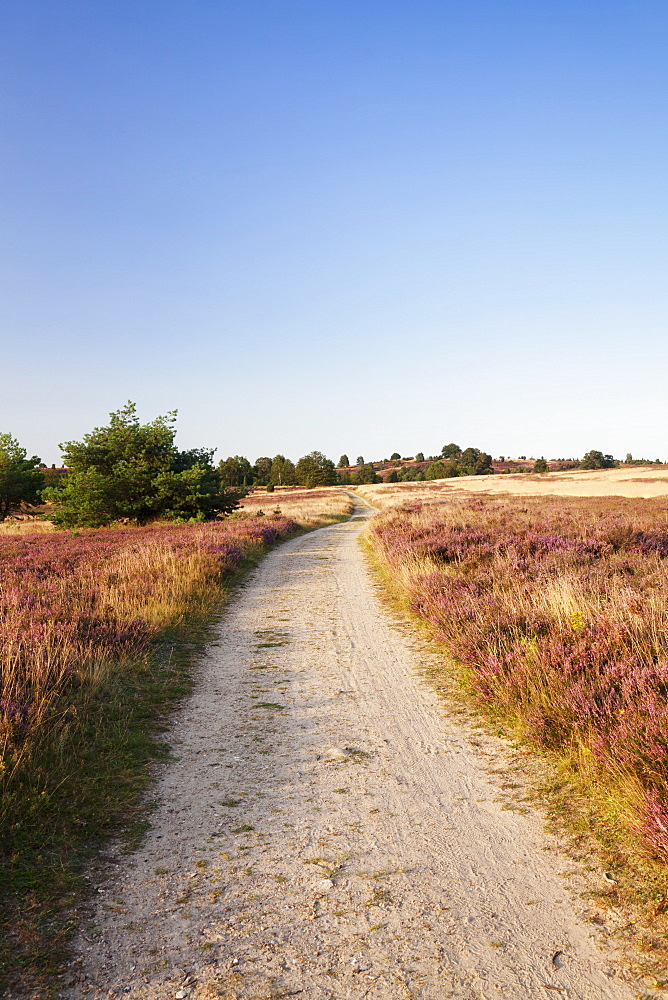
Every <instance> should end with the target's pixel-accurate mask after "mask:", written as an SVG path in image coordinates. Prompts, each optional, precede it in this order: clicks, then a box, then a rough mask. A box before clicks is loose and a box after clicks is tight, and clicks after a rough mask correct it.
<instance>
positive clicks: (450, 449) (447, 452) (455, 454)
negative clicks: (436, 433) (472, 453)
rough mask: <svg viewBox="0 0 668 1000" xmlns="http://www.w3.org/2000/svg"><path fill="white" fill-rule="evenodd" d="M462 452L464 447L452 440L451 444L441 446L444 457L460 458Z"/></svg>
mask: <svg viewBox="0 0 668 1000" xmlns="http://www.w3.org/2000/svg"><path fill="white" fill-rule="evenodd" d="M461 453H462V449H461V448H460V447H459V445H458V444H455V443H454V442H451V443H450V444H444V445H443V447H442V448H441V455H442V456H443V458H459V456H460V455H461Z"/></svg>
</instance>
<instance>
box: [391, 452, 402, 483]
mask: <svg viewBox="0 0 668 1000" xmlns="http://www.w3.org/2000/svg"><path fill="white" fill-rule="evenodd" d="M400 461H401V455H400V454H399V452H398V451H393V452H392V454H391V455H390V462H400ZM393 482H394V480H393Z"/></svg>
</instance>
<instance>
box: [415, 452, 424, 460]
mask: <svg viewBox="0 0 668 1000" xmlns="http://www.w3.org/2000/svg"><path fill="white" fill-rule="evenodd" d="M415 461H416V462H424V452H423V451H419V452H418V453H417V455H416V456H415Z"/></svg>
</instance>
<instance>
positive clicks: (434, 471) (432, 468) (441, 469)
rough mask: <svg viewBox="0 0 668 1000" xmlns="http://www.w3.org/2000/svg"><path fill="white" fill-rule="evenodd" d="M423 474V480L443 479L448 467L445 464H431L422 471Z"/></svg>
mask: <svg viewBox="0 0 668 1000" xmlns="http://www.w3.org/2000/svg"><path fill="white" fill-rule="evenodd" d="M448 464H449V463H448ZM424 474H425V479H445V478H446V477H447V475H448V466H447V465H446V464H445V462H432V463H431V465H428V466H427V468H426V469H425V470H424Z"/></svg>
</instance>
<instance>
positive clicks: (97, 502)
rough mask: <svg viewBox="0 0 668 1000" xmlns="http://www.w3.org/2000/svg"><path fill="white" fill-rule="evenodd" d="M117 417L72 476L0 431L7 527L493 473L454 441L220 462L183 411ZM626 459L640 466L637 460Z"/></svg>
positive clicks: (74, 445)
mask: <svg viewBox="0 0 668 1000" xmlns="http://www.w3.org/2000/svg"><path fill="white" fill-rule="evenodd" d="M109 416H110V420H109V424H107V425H106V426H104V427H96V428H95V429H94V430H92V431H91V432H90V433H89V434H85V435H84V437H83V438H82V440H81V441H67V442H65V443H64V444H61V445H60V448H61V452H62V456H63V461H64V463H65V466H66V470H67V474H66V475H59V474H58V473H56V472H54V471H53V470H50V469H46V467H44V466H43V465H42V464H41V461H40V459H39V458H38V457H37V456H36V455H33V456H31V457H28V454H27V452H26V450H25V448H23V447H21V445H20V444H19V442H18V441H17V440H16V439H15V438H14V437H12V435H11V434H2V433H0V521H4V520H5V518H6V517H8V516H9V515H10V514H12V513H15V512H17V511H19V510H22V509H24V510H25V509H29V508H30V507H35V506H38V505H39V504H41V503H43V502H45V501H46V502H48V503H49V504H50V510H49V515H48V516H49V519H50V520H51V521H53V522H54V524H56V525H58V526H60V527H67V528H73V527H91V528H96V527H102V526H105V525H109V524H112V523H114V522H118V521H132V522H135V523H137V524H146V523H148V522H149V521H153V520H168V521H189V520H195V521H205V520H211V519H213V518H216V517H220V516H222V515H225V514H229V513H230V512H231V511H233V510H235V509H236V508H237V507H238V506H239V502H240V500H241V499H242V498H243V497H244V496H245V495H246V494H247V493H248V492H249V491H250V490H251V489H253V488H257V487H262V488H264V489H266V490H268V491H270V492H271V491H273V490H274V489H276V488H277V487H284V486H301V487H305V488H307V489H313V488H314V487H322V486H335V485H342V486H346V485H364V484H367V483H376V482H383V481H384V482H390V483H398V482H415V481H425V480H433V479H449V478H452V477H455V476H485V475H490V474H492V473H493V472H494V468H493V466H492V456H491V455H489V454H487V452H484V451H481V450H480V449H478V448H464V449H462V448H460V447H459V445H456V444H454V443H453V442H451V443H450V444H447V445H444V446H443V448H442V449H441V452H440V454H439V455H432V456H430V457H429V458H428V459H425V457H424V454H423V453H422V452H418V453H417V454H416V455H415V457H414V458H413V457H411V458H402V457H401V456H400V455H399V453H398V452H393V453H392V456H391V458H390V459H389V462H398V463H406V464H401V465H399V466H398V467H397V466H395V467H394V468H390V470H389V471H386V474H385V475H384V477H381V476H379V474H378V470H377V469H376V468H375V466H374V464H373V463H372V462H365V461H364V457H363V456H362V455H359V456H358V457H357V462H356V464H355V466H352V464H351V463H350V461H349V459H348V456H347V455H345V454H344V455H341V458H340V459H339V462H338V466H335V465H334V463H333V462H332V461H331V460H330V459H329V458H327V457H326V456H325V455H324V454H323V453H322V452H320V451H311V452H309V453H308V454H307V455H304V456H302V458H300V459H299V460H298V461H297V462H296V463H295V462H292V461H291V460H290V459H289V458H286V457H285V455H274V457H273V458H270V457H269V456H262V457H260V458H258V459H256V461H255V462H254V463H252V464H251V462H250V461H249V460H248V459H247V458H245V457H244V456H243V455H232V456H230V457H228V458H226V459H223V460H221V461H219V462H218V463H217V464H214V461H213V456H214V452H215V449H209V448H192V449H190V450H188V451H180V450H179V449H177V448H176V446H175V444H174V438H175V435H176V428H175V422H176V411H172V412H170V413H167V414H166V415H165V416H161V417H156V419H155V420H153V421H151V422H150V423H147V424H141V423H140V422H139V419H138V417H137V413H136V407H135V404H134V403H131V402H129V403H127V404H126V406H124V407H123V408H122V409H120V410H117V411H116V412H114V413H111V414H110V415H109ZM626 461H627V462H633V459H632V458H631V455H627V457H626ZM657 462H658V459H657ZM407 463H411V464H407ZM617 464H618V463H617V462H616V460H615V459H614V458H613V457H612V455H604V454H603V453H602V452H600V451H595V450H592V451H589V452H587V453H586V455H585V456H584V458H583V459H582V461H581V462H580V463H579V465H580V468H583V469H603V468H611V467H613V466H615V465H617ZM504 471H507V470H504ZM533 471H534V472H547V471H549V467H548V464H547V462H546V461H545V459H544V458H540V459H538V460H537V461H536V463H535V465H534V467H533Z"/></svg>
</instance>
